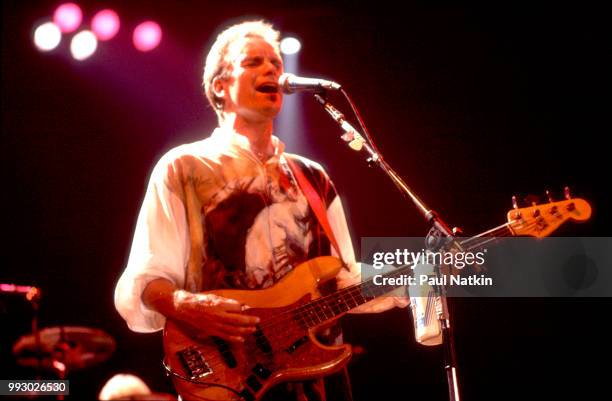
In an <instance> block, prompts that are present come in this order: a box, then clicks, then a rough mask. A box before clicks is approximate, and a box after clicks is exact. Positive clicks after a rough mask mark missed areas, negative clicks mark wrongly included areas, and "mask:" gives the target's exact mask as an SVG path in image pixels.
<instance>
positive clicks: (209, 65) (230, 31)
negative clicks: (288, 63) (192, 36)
mask: <svg viewBox="0 0 612 401" xmlns="http://www.w3.org/2000/svg"><path fill="white" fill-rule="evenodd" d="M250 37H260V38H262V39H264V40H265V41H266V42H268V43H270V44H271V45H272V46H273V47H274V49H275V50H276V51H277V52H280V44H279V39H280V32H279V31H277V30H275V29H274V27H273V26H272V24H270V23H268V22H265V21H262V20H259V21H246V22H242V23H239V24H236V25H232V26H230V27H229V28H227V29H225V30H224V31H223V32H221V33H220V34H219V35H218V36H217V39H216V40H215V43H213V45H212V47H211V48H210V51H209V52H208V56H206V63H205V64H204V74H203V77H202V85H203V87H204V93H205V94H206V98H207V99H208V102H209V103H210V105H211V106H212V108H213V109H214V110H215V112H216V113H217V117H218V118H219V121H221V120H222V119H223V110H224V107H225V104H224V101H223V98H220V97H219V96H217V95H216V94H215V92H214V89H213V81H214V80H215V79H216V78H221V79H225V78H227V77H228V76H229V66H230V63H229V62H228V60H227V54H228V52H229V48H230V46H231V44H232V43H234V42H236V41H237V40H240V39H242V38H250Z"/></svg>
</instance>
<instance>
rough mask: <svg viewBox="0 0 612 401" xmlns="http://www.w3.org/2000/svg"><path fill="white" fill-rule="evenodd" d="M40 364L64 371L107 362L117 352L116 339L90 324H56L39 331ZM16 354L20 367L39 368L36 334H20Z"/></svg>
mask: <svg viewBox="0 0 612 401" xmlns="http://www.w3.org/2000/svg"><path fill="white" fill-rule="evenodd" d="M39 334H40V356H41V367H42V368H43V369H45V370H49V371H54V372H55V371H58V370H63V371H64V372H66V371H68V372H70V371H73V370H78V369H84V368H88V367H90V366H93V365H97V364H99V363H101V362H104V361H106V360H107V359H108V358H110V356H111V355H112V354H113V352H115V348H116V344H115V340H114V339H113V338H112V337H111V336H110V335H109V334H107V333H106V332H104V331H102V330H99V329H94V328H90V327H80V326H57V327H47V328H45V329H42V330H40V332H39ZM13 355H14V356H15V358H16V359H17V363H18V364H19V365H21V366H26V367H32V368H36V367H38V357H37V356H38V350H37V347H36V338H35V337H34V334H27V335H25V336H22V337H20V338H19V339H18V340H17V341H16V342H15V344H14V345H13Z"/></svg>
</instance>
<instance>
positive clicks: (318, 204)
mask: <svg viewBox="0 0 612 401" xmlns="http://www.w3.org/2000/svg"><path fill="white" fill-rule="evenodd" d="M285 160H287V164H288V165H289V168H290V169H291V171H292V172H293V175H294V176H295V179H296V180H297V182H298V185H299V187H300V189H301V190H302V192H303V193H304V196H305V197H306V200H308V204H309V205H310V208H311V209H312V211H313V212H314V214H315V216H316V217H317V220H318V221H319V224H320V225H321V227H322V228H323V231H325V235H327V238H328V239H329V242H330V243H331V245H332V246H333V247H334V249H335V250H336V253H337V254H338V256H339V257H340V259H342V253H340V247H339V246H338V241H336V236H335V235H334V232H333V231H332V229H331V226H330V225H329V220H328V219H327V209H326V207H325V205H324V204H323V200H322V199H321V196H320V195H319V193H318V192H317V191H316V190H315V189H314V188H313V187H312V184H311V183H310V181H309V180H308V178H306V176H304V173H303V172H302V169H301V168H300V167H299V166H298V165H297V163H296V162H295V161H293V160H292V159H291V158H290V157H288V156H287V155H285ZM342 260H344V259H342Z"/></svg>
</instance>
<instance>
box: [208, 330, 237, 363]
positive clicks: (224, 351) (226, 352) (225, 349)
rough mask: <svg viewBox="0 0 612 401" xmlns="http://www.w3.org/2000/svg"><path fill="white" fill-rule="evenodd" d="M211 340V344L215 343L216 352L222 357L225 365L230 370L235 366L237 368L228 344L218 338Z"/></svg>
mask: <svg viewBox="0 0 612 401" xmlns="http://www.w3.org/2000/svg"><path fill="white" fill-rule="evenodd" d="M212 339H213V342H214V343H215V346H216V347H217V350H219V353H220V354H221V356H222V357H223V360H224V361H225V364H226V365H227V366H228V367H229V368H230V369H233V368H235V367H236V366H238V362H237V361H236V357H235V356H234V353H233V352H232V350H231V348H230V346H229V344H228V343H227V342H225V341H224V340H223V339H221V338H219V337H212Z"/></svg>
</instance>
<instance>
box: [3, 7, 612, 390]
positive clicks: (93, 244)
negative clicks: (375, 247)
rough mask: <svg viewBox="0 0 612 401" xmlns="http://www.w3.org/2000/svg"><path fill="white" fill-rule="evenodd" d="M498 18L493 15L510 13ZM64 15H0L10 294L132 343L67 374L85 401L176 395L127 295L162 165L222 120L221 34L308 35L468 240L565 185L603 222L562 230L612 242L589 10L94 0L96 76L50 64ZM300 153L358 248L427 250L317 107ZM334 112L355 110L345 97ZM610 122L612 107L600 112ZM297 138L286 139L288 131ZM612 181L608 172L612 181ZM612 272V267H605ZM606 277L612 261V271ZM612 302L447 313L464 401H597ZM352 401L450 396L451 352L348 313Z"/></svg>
mask: <svg viewBox="0 0 612 401" xmlns="http://www.w3.org/2000/svg"><path fill="white" fill-rule="evenodd" d="M495 3H497V2H495ZM58 4H59V3H58V2H54V1H40V2H21V1H4V2H3V5H2V142H3V143H2V163H3V166H2V168H3V171H4V174H3V177H4V184H5V187H4V190H3V191H2V200H3V208H4V213H3V216H2V220H3V228H4V229H3V231H4V235H3V238H4V241H3V247H2V250H3V252H2V258H1V259H0V260H1V262H0V266H1V267H0V269H1V273H0V282H12V283H18V284H27V285H36V286H39V287H41V288H42V290H43V292H44V298H43V302H42V307H41V313H40V319H41V325H42V326H43V327H47V326H56V325H60V324H61V325H77V326H91V327H96V328H100V329H103V330H105V331H107V332H108V333H110V334H111V335H112V336H113V337H114V338H115V339H116V341H117V345H118V349H117V352H116V353H115V354H114V355H113V357H112V358H111V359H110V360H109V361H108V362H106V363H104V364H101V365H99V366H96V367H93V368H90V369H88V370H84V371H82V372H75V373H74V374H73V375H71V377H70V380H71V385H70V387H71V392H72V394H73V395H75V396H80V397H81V398H93V397H95V396H96V394H97V392H98V391H99V389H100V388H101V387H102V385H103V383H104V381H105V380H106V379H108V378H109V377H110V376H111V375H113V374H114V373H117V372H132V373H135V374H138V375H140V376H142V377H143V378H145V380H146V381H147V382H148V383H149V384H150V385H151V387H152V388H153V389H155V390H158V391H171V386H170V383H169V381H168V379H166V378H165V377H164V375H163V372H162V368H161V365H160V360H161V358H162V351H161V336H160V335H159V333H157V334H138V333H133V332H131V331H129V330H128V329H127V327H126V325H125V323H124V322H123V320H122V319H121V318H120V317H119V315H118V314H117V313H116V311H115V309H114V306H113V303H112V297H113V289H114V285H115V282H116V280H117V278H118V276H119V275H120V273H121V271H122V269H123V267H124V265H125V262H126V260H127V254H128V250H129V246H130V242H131V236H132V233H133V229H134V225H135V221H136V216H137V212H138V209H139V207H140V202H141V200H142V196H143V195H144V189H145V185H146V181H147V179H148V175H149V173H150V170H151V168H152V166H153V164H154V163H155V161H156V160H157V159H158V158H159V157H160V156H161V155H162V154H163V153H164V152H165V151H166V150H168V149H169V148H171V147H173V146H176V145H178V144H180V143H184V142H191V141H194V140H198V139H200V138H202V137H204V136H207V135H208V133H209V132H210V131H211V130H212V128H213V127H214V126H215V124H216V118H215V116H214V114H213V112H212V111H211V110H210V108H209V107H208V105H207V103H206V101H205V99H204V97H203V96H202V94H201V90H200V82H201V70H202V66H203V57H204V50H205V49H207V48H208V47H209V45H210V44H211V43H212V42H211V41H212V37H213V34H215V33H216V32H218V29H219V28H220V27H222V26H225V25H227V24H228V21H230V20H235V19H236V18H239V17H240V16H245V15H248V16H261V17H265V18H267V19H269V20H270V21H272V22H273V23H274V24H275V25H276V27H277V28H278V29H280V30H281V31H282V32H283V33H286V34H295V35H296V36H298V37H299V38H300V39H301V40H302V44H303V48H302V52H301V53H300V56H299V57H300V66H299V70H300V73H301V74H303V75H306V76H321V77H327V78H331V79H333V80H335V81H338V82H340V83H342V84H343V86H344V87H345V88H346V89H347V90H348V91H349V93H350V94H351V96H352V97H353V98H354V100H355V102H356V103H357V105H358V106H359V107H360V109H361V111H362V114H363V115H364V117H365V120H366V122H367V124H368V126H369V128H370V130H371V131H372V133H373V134H374V135H375V137H376V139H377V141H378V145H379V147H380V149H381V150H382V151H383V153H384V154H385V156H386V158H387V160H388V162H389V163H390V164H391V165H392V166H394V167H395V168H396V170H397V171H398V173H399V174H400V175H401V176H402V177H403V178H404V179H405V181H406V182H407V183H408V184H409V185H411V186H412V187H413V189H414V190H415V191H417V193H418V194H419V195H420V196H421V197H422V198H423V199H424V200H425V201H426V202H427V203H428V204H429V205H430V206H431V207H433V208H434V209H436V210H437V211H439V212H440V213H441V214H442V215H443V216H444V217H445V219H446V220H447V221H448V222H449V224H451V225H458V226H461V227H462V228H463V229H464V231H465V233H466V234H476V233H478V232H480V231H484V230H485V229H488V228H490V227H493V226H497V225H499V224H501V223H503V222H504V221H505V215H506V212H507V211H508V209H510V208H511V203H510V198H511V196H512V195H513V194H516V195H517V196H518V198H519V199H522V198H523V197H525V196H526V195H528V194H537V195H540V196H541V199H542V201H544V200H545V199H546V198H545V196H544V190H545V189H549V190H551V191H552V192H553V193H554V194H555V196H556V197H558V198H560V197H561V195H562V188H563V187H564V186H565V185H569V186H570V187H571V188H572V189H573V192H574V195H575V196H579V197H582V198H585V199H587V200H589V201H590V202H591V204H592V206H593V210H594V212H593V216H592V218H591V220H590V221H589V222H587V223H585V224H582V225H575V224H567V225H565V226H564V227H562V229H561V230H559V231H558V232H557V233H556V234H557V235H568V236H569V235H575V236H609V235H610V228H609V226H608V224H609V222H610V213H609V211H608V210H607V206H609V205H610V202H609V200H610V198H609V194H608V192H609V191H608V187H609V185H610V184H609V182H610V179H609V178H608V174H609V170H610V167H609V165H610V161H609V151H608V147H609V145H607V141H606V140H607V138H606V137H607V136H608V135H609V134H610V132H611V131H610V124H609V120H608V119H606V118H605V117H607V115H606V114H604V110H606V111H607V114H609V107H610V105H609V100H608V97H609V92H608V91H607V90H606V89H604V88H606V87H607V84H608V82H607V81H608V80H609V75H610V67H609V65H608V64H607V63H606V61H607V60H606V56H607V55H609V54H610V46H609V39H604V33H605V31H606V29H605V27H606V26H607V25H608V24H609V18H608V17H606V15H607V14H606V13H604V10H603V8H600V7H597V6H594V5H592V4H586V3H582V2H581V3H573V4H572V5H571V6H563V5H560V4H558V3H548V4H544V3H539V5H538V6H535V5H533V4H529V3H526V4H514V3H507V4H504V5H496V6H486V5H485V6H483V5H480V6H476V5H474V6H452V7H450V6H446V5H442V4H436V5H432V4H428V5H424V4H418V3H417V4H413V3H410V4H408V5H402V6H401V7H400V6H399V5H391V4H393V3H385V2H380V1H378V2H364V3H355V2H346V3H330V2H317V1H310V2H307V3H299V2H298V3H292V5H291V6H289V4H285V3H281V2H266V3H265V5H264V4H263V3H262V4H256V3H254V2H245V1H232V2H231V3H230V2H227V4H224V5H221V4H215V3H212V2H193V3H187V2H180V3H179V2H160V3H155V4H150V3H149V2H145V1H129V2H123V1H122V2H120V1H110V0H109V1H106V2H96V1H87V2H83V1H81V2H79V4H80V5H81V6H82V8H83V11H84V15H85V17H84V18H85V20H84V22H85V23H88V21H89V19H88V17H89V18H91V16H92V15H93V13H95V12H96V11H98V10H100V9H101V8H104V7H113V8H115V9H116V11H118V13H119V14H120V16H121V18H122V29H121V31H120V32H119V35H118V36H117V37H116V38H115V39H113V40H111V41H110V42H107V43H102V44H101V45H100V47H99V49H98V51H97V53H96V54H95V55H94V56H93V57H92V58H90V59H88V60H86V61H84V62H77V61H74V60H72V59H71V58H70V56H69V52H68V45H67V42H68V41H67V40H65V39H64V40H63V41H62V44H61V45H60V48H58V49H56V50H54V51H52V52H50V53H40V52H38V51H37V50H36V49H35V48H34V46H33V44H32V41H31V32H32V29H33V27H34V26H35V24H36V23H37V22H39V21H40V19H41V18H45V17H47V16H50V15H51V14H52V11H53V9H54V8H55V6H57V5H58ZM146 18H152V19H154V20H156V21H158V22H159V23H160V24H161V26H162V29H163V30H164V38H163V40H162V44H161V45H160V47H159V48H157V49H156V50H154V51H152V52H150V53H146V54H143V53H139V52H137V51H136V50H134V49H133V47H132V46H131V43H130V33H131V30H132V29H133V27H134V26H135V25H136V23H138V22H141V21H143V20H144V19H146ZM299 96H300V98H299V99H298V101H299V103H300V104H301V105H302V106H301V108H302V111H303V117H302V119H303V120H304V121H306V124H305V127H304V129H302V130H298V132H300V131H302V133H301V135H302V137H301V138H299V141H301V143H302V146H300V147H291V146H288V150H290V151H295V152H299V153H302V154H304V155H306V156H309V157H312V158H314V159H315V160H318V161H320V162H321V163H322V164H323V165H324V166H325V167H326V168H327V170H328V172H329V173H330V175H331V176H332V177H333V179H334V181H335V183H336V186H337V188H338V190H339V192H340V194H341V195H342V196H343V199H344V202H345V207H346V209H347V210H346V211H347V215H348V218H349V224H350V226H351V228H352V232H353V235H354V241H355V244H356V246H357V248H358V245H359V240H360V238H361V237H364V236H422V235H425V233H426V231H427V225H426V224H425V223H424V222H423V221H422V220H421V217H420V216H419V215H418V214H417V212H416V211H415V209H414V207H413V206H412V205H411V204H408V203H406V202H405V201H403V200H402V198H401V196H400V195H399V194H398V193H397V191H396V190H395V188H394V187H393V186H392V184H391V183H390V182H389V181H388V180H387V179H386V178H385V177H384V176H383V175H382V174H381V173H380V172H379V171H377V170H376V169H370V168H368V167H367V165H366V163H365V162H364V161H363V155H361V154H356V153H354V152H351V151H350V150H348V149H347V148H346V147H345V146H344V145H343V144H342V143H340V142H339V140H338V139H337V137H338V129H337V127H336V126H335V125H334V123H333V122H332V121H331V120H330V119H329V118H328V117H327V115H325V114H324V113H323V112H322V111H321V110H320V109H319V108H318V107H319V106H317V105H316V104H315V102H314V101H312V100H311V99H310V98H309V97H308V96H307V95H299ZM332 99H333V101H334V103H335V104H336V105H337V106H338V107H340V108H341V109H342V110H344V111H345V112H346V114H347V115H348V114H349V110H350V109H349V108H348V106H347V105H346V104H345V103H343V101H342V99H340V97H336V96H335V95H334V97H332ZM604 108H605V109H604ZM278 134H279V136H281V138H283V139H284V140H286V141H287V142H288V143H292V142H291V140H290V135H291V133H290V132H289V133H286V132H279V133H278ZM606 166H607V167H606ZM604 267H605V266H599V268H604ZM609 267H610V266H607V268H609ZM610 305H611V302H610V300H609V299H577V298H573V299H561V298H554V299H551V298H547V299H544V298H539V299H457V300H453V301H452V312H453V316H454V322H455V329H456V346H457V354H458V358H459V375H460V380H461V387H462V393H463V395H464V399H465V400H488V399H504V398H508V399H511V398H520V399H539V398H543V399H553V398H576V397H578V398H579V399H589V398H593V397H595V396H599V395H604V398H605V394H606V393H609V390H608V388H609V386H608V382H609V379H607V378H606V374H605V373H606V372H607V371H609V364H608V361H609V359H607V354H608V353H609V351H610V346H609V342H608V338H609V335H608V334H607V333H606V331H607V329H606V321H607V319H608V317H609V315H610V313H609V306H610ZM0 317H1V319H2V326H1V329H0V330H1V332H2V337H0V339H1V342H0V356H1V357H2V362H1V363H2V368H1V369H2V374H1V378H2V379H12V378H30V377H32V375H33V372H31V371H28V370H26V369H23V368H20V367H18V366H16V365H15V363H14V362H13V360H12V357H11V353H10V348H11V345H12V344H13V342H14V341H15V340H16V339H17V338H18V337H19V336H21V335H23V334H26V333H28V332H29V331H30V328H29V326H28V324H29V319H30V310H29V307H28V305H27V304H26V303H25V301H23V300H22V299H20V298H15V297H10V296H6V295H4V296H2V297H0ZM343 324H344V326H345V333H346V339H347V341H349V342H351V343H353V344H357V345H360V346H362V347H363V348H364V349H365V353H364V354H362V355H360V356H358V357H357V358H355V359H354V360H353V362H351V365H350V371H351V374H352V380H353V388H354V393H355V394H354V395H355V399H356V400H370V399H388V400H392V399H405V400H409V399H414V400H444V399H446V398H447V395H446V381H445V376H444V371H443V367H442V359H441V358H442V354H441V350H440V349H439V347H436V348H427V347H423V346H420V345H417V344H416V343H415V341H414V335H413V333H412V323H411V320H410V318H409V314H408V312H407V311H406V310H392V311H389V312H385V313H381V314H378V315H360V316H347V317H345V318H344V322H343Z"/></svg>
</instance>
